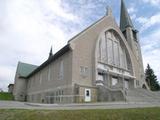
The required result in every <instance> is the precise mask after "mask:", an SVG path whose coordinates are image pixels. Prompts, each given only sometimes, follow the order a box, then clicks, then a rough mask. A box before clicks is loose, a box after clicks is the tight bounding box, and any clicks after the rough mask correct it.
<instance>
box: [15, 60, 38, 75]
mask: <svg viewBox="0 0 160 120" xmlns="http://www.w3.org/2000/svg"><path fill="white" fill-rule="evenodd" d="M37 67H38V66H36V65H31V64H28V63H22V62H18V67H17V74H18V75H19V77H27V76H28V75H29V74H30V73H31V72H33V71H34V70H35V69H36V68H37Z"/></svg>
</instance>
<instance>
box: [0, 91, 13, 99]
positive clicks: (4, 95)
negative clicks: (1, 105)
mask: <svg viewBox="0 0 160 120" xmlns="http://www.w3.org/2000/svg"><path fill="white" fill-rule="evenodd" d="M0 100H13V95H12V94H11V93H7V92H0Z"/></svg>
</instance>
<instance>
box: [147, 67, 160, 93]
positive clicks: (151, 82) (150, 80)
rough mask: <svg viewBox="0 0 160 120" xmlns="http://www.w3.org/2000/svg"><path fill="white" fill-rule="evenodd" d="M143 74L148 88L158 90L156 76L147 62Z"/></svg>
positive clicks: (159, 88) (159, 87)
mask: <svg viewBox="0 0 160 120" xmlns="http://www.w3.org/2000/svg"><path fill="white" fill-rule="evenodd" d="M145 76H146V79H145V80H146V82H147V84H148V86H149V87H150V90H152V91H158V90H160V85H159V83H158V80H157V76H156V75H155V74H154V71H153V69H152V68H151V67H150V65H149V64H148V65H147V68H146V70H145Z"/></svg>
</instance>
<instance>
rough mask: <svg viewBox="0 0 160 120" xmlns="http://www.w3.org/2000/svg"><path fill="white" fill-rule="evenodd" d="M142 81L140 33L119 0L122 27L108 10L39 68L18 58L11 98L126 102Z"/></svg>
mask: <svg viewBox="0 0 160 120" xmlns="http://www.w3.org/2000/svg"><path fill="white" fill-rule="evenodd" d="M142 87H143V88H148V87H147V85H146V83H145V76H144V69H143V62H142V55H141V48H140V44H139V39H138V31H137V30H136V29H135V28H134V25H133V23H132V21H131V18H130V16H129V14H128V12H127V9H126V7H125V4H124V1H123V0H121V16H120V27H119V26H118V25H117V23H116V21H115V19H114V16H113V15H112V11H111V9H108V11H107V14H106V15H105V16H104V17H102V18H101V19H99V20H98V21H97V22H95V23H94V24H92V25H91V26H89V27H88V28H86V29H85V30H84V31H82V32H80V33H79V34H77V35H76V36H75V37H73V38H72V39H71V40H69V41H68V44H67V45H66V46H64V47H63V48H62V49H61V50H59V51H58V52H57V53H55V54H54V55H53V54H52V51H51V52H50V55H49V58H48V59H47V60H46V61H45V62H44V63H42V64H41V65H40V66H35V65H31V64H26V63H22V62H19V63H18V66H17V71H16V75H15V86H14V97H15V100H18V101H28V102H36V103H82V102H105V101H126V100H127V91H128V90H132V89H139V88H142Z"/></svg>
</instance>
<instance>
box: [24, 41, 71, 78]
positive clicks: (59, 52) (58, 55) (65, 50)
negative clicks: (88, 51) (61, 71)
mask: <svg viewBox="0 0 160 120" xmlns="http://www.w3.org/2000/svg"><path fill="white" fill-rule="evenodd" d="M70 50H71V48H70V45H69V44H67V45H66V46H64V47H63V48H62V49H60V50H59V51H58V52H57V53H55V54H54V55H51V56H50V57H49V58H48V59H47V60H46V61H45V62H44V63H42V64H41V65H40V66H38V67H37V68H36V69H34V70H33V71H32V72H30V73H29V74H28V75H27V76H26V78H29V77H31V76H33V75H34V74H36V73H37V72H39V71H40V70H42V69H43V68H45V67H46V66H47V65H49V64H50V63H51V62H53V61H55V60H56V59H58V58H59V57H61V56H62V55H64V54H65V53H67V52H68V51H70Z"/></svg>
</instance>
